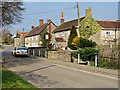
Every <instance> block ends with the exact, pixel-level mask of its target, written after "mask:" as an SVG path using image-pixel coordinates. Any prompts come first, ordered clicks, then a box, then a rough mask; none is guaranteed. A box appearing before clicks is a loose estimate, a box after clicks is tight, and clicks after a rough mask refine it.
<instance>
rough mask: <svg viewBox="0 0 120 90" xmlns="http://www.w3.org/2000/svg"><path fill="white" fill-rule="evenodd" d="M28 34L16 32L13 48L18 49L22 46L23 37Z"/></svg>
mask: <svg viewBox="0 0 120 90" xmlns="http://www.w3.org/2000/svg"><path fill="white" fill-rule="evenodd" d="M28 33H29V31H28V32H20V31H19V30H17V32H16V36H15V37H14V46H15V47H19V46H22V45H24V37H25V36H26V35H27V34H28Z"/></svg>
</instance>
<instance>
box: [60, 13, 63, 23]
mask: <svg viewBox="0 0 120 90" xmlns="http://www.w3.org/2000/svg"><path fill="white" fill-rule="evenodd" d="M60 20H61V24H62V23H64V18H63V12H62V17H61V19H60Z"/></svg>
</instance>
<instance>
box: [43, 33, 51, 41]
mask: <svg viewBox="0 0 120 90" xmlns="http://www.w3.org/2000/svg"><path fill="white" fill-rule="evenodd" d="M44 38H45V40H46V41H49V40H50V34H49V33H45V36H44Z"/></svg>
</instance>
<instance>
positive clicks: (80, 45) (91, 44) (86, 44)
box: [72, 36, 97, 49]
mask: <svg viewBox="0 0 120 90" xmlns="http://www.w3.org/2000/svg"><path fill="white" fill-rule="evenodd" d="M72 44H73V45H75V47H76V48H77V49H79V48H85V47H95V46H96V45H97V44H96V43H95V42H93V41H91V40H87V39H85V38H82V37H80V43H79V37H78V36H76V37H75V38H74V39H73V42H72Z"/></svg>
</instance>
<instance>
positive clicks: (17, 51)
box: [12, 47, 28, 56]
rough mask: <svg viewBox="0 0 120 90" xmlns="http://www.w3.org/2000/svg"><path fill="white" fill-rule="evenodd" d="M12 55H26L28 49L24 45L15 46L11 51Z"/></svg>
mask: <svg viewBox="0 0 120 90" xmlns="http://www.w3.org/2000/svg"><path fill="white" fill-rule="evenodd" d="M12 55H13V56H17V55H26V56H27V55H28V49H27V48H26V47H15V48H14V50H13V51H12Z"/></svg>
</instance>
